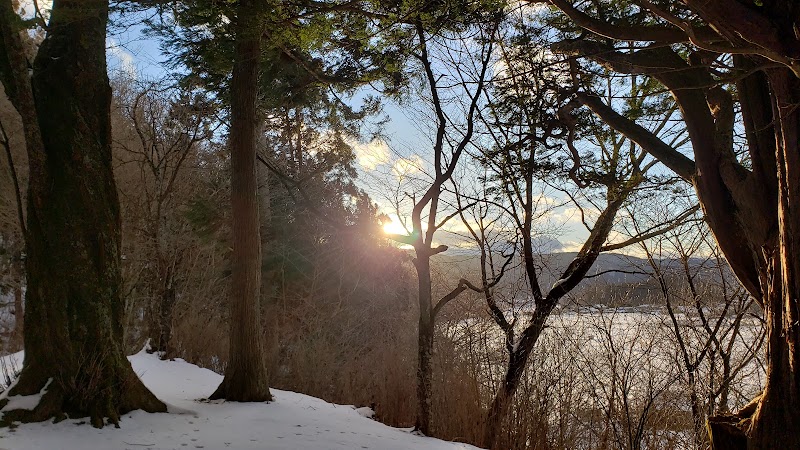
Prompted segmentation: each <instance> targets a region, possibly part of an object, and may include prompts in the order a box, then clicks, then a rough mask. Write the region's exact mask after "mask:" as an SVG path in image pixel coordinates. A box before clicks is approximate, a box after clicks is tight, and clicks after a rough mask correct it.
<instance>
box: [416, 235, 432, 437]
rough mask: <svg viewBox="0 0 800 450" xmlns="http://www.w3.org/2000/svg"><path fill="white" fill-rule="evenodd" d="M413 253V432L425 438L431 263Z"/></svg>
mask: <svg viewBox="0 0 800 450" xmlns="http://www.w3.org/2000/svg"><path fill="white" fill-rule="evenodd" d="M424 252H425V250H424V249H423V250H422V251H421V252H417V259H416V261H415V263H414V266H415V268H416V269H417V282H418V291H417V292H418V293H419V294H418V295H419V343H418V346H417V358H418V364H417V423H416V429H417V430H419V431H420V432H421V433H422V434H424V435H426V436H429V435H430V432H431V395H432V393H433V387H432V379H433V373H432V372H433V332H434V329H433V327H434V321H433V305H432V300H431V295H432V292H431V261H430V258H429V257H426V256H425V255H424Z"/></svg>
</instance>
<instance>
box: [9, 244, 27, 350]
mask: <svg viewBox="0 0 800 450" xmlns="http://www.w3.org/2000/svg"><path fill="white" fill-rule="evenodd" d="M22 269H23V267H22V252H21V251H19V250H18V251H16V252H14V256H13V257H12V260H11V271H12V273H11V275H12V282H13V283H14V338H13V344H14V347H15V348H17V349H18V348H19V346H20V345H21V344H22V342H23V336H24V332H25V307H24V306H23V301H22V284H23V282H24V275H23V270H22Z"/></svg>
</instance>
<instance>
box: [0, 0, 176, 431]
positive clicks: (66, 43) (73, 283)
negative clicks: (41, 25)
mask: <svg viewBox="0 0 800 450" xmlns="http://www.w3.org/2000/svg"><path fill="white" fill-rule="evenodd" d="M107 21H108V2H107V1H100V0H81V1H77V0H75V1H68V0H56V1H55V2H54V3H53V9H52V13H51V21H50V24H49V28H48V33H47V36H46V38H45V40H44V41H43V42H42V44H41V47H40V49H39V52H38V54H37V56H36V59H35V61H34V64H33V77H32V78H30V77H29V75H28V64H27V61H26V59H25V53H24V51H23V46H22V41H21V38H20V32H24V31H22V30H21V28H20V21H19V19H18V17H17V16H16V14H15V12H14V10H13V7H12V2H11V0H3V1H2V2H0V32H1V33H2V47H0V52H1V53H0V76H2V81H3V84H4V86H5V88H6V92H7V93H8V94H9V97H10V98H11V100H12V103H13V104H14V106H15V108H16V109H17V111H18V112H19V113H20V115H21V117H22V120H23V126H24V130H25V138H26V145H27V149H28V159H29V164H30V181H29V186H28V197H27V198H28V200H27V209H28V214H27V251H26V252H27V258H26V269H27V282H28V289H27V298H26V310H25V330H24V341H25V362H24V366H23V369H22V373H21V374H20V376H19V379H18V381H17V383H16V385H15V386H14V387H13V388H12V389H11V390H10V392H9V395H10V396H14V395H31V394H35V393H38V392H41V391H42V390H46V393H45V394H44V395H43V397H42V399H41V400H40V402H39V405H38V406H37V407H36V408H35V409H33V410H30V411H28V410H13V411H5V412H4V415H3V418H2V421H3V422H6V423H7V422H11V421H43V420H47V419H49V418H52V417H55V418H63V417H65V415H69V416H87V415H88V416H90V417H91V423H92V424H93V425H94V426H96V427H101V426H103V424H104V423H105V419H108V421H109V422H111V423H114V424H116V423H117V422H118V421H119V417H120V415H121V414H123V413H125V412H128V411H131V410H134V409H144V410H146V411H150V412H156V411H166V407H165V405H164V404H163V403H162V402H160V401H159V400H158V399H156V397H155V396H154V395H153V394H152V393H151V392H150V391H149V390H147V388H146V387H145V386H144V384H142V382H141V381H140V380H139V378H138V377H137V376H136V374H135V373H134V372H133V370H132V369H131V365H130V363H129V362H128V360H127V359H126V357H125V354H124V352H123V346H122V337H123V333H122V324H123V320H122V316H123V303H122V300H121V298H120V286H121V275H120V216H119V201H118V198H117V191H116V186H115V184H114V177H113V171H112V167H111V121H110V104H111V88H110V86H109V83H108V76H107V73H106V54H105V48H106V46H105V37H106V23H107ZM0 406H2V405H0Z"/></svg>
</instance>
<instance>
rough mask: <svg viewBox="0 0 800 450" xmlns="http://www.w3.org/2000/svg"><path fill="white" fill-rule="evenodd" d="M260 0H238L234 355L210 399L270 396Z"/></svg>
mask: <svg viewBox="0 0 800 450" xmlns="http://www.w3.org/2000/svg"><path fill="white" fill-rule="evenodd" d="M259 2H260V0H240V1H239V6H238V12H237V19H236V20H237V22H236V54H235V61H234V66H233V78H232V80H231V88H230V90H231V125H230V147H231V166H232V169H231V203H232V206H233V210H232V219H233V223H232V229H233V254H232V255H231V283H232V286H231V298H230V305H231V315H230V327H231V328H230V359H229V361H228V365H227V367H226V368H225V378H224V379H223V380H222V383H221V384H220V385H219V387H218V388H217V390H216V391H215V392H214V393H213V394H212V395H211V397H210V398H212V399H226V400H232V401H239V402H261V401H268V400H271V399H272V396H271V395H270V392H269V380H268V377H267V369H266V365H265V363H264V351H263V348H264V346H263V342H262V341H263V336H262V333H261V313H260V312H261V308H260V298H259V292H260V288H261V235H260V229H259V215H258V195H257V191H258V179H257V176H256V142H257V130H258V129H259V127H258V114H257V109H256V105H257V100H258V75H259V62H260V60H261V58H260V57H261V32H262V26H261V20H262V17H260V15H259V12H260V9H261V8H260V7H259V6H258V4H259Z"/></svg>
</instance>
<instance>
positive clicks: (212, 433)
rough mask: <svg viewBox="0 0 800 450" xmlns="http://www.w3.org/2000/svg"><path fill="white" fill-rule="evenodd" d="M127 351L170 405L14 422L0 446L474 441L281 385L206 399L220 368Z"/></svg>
mask: <svg viewBox="0 0 800 450" xmlns="http://www.w3.org/2000/svg"><path fill="white" fill-rule="evenodd" d="M15 356H16V357H21V355H19V354H17V355H15ZM129 359H130V361H131V364H132V366H133V369H134V371H136V373H137V374H139V376H140V377H141V378H142V381H143V382H144V384H145V385H147V387H148V388H150V389H151V390H152V391H153V393H155V394H156V396H158V398H160V399H161V400H162V401H164V402H165V403H167V404H168V405H169V411H170V412H169V413H167V414H148V413H145V412H142V411H134V412H132V413H130V414H127V415H125V416H123V417H122V419H121V422H120V426H121V428H120V429H115V428H113V427H105V428H103V429H100V430H98V429H95V428H92V427H91V426H89V425H88V424H82V425H80V426H76V425H75V424H76V423H80V422H85V419H84V420H66V421H64V422H60V423H57V424H51V423H38V424H24V425H21V426H20V427H18V428H17V429H16V430H8V429H0V448H3V449H9V450H12V449H13V450H28V449H56V448H57V449H65V450H69V449H76V450H78V449H80V450H83V449H87V450H88V449H104V450H123V449H133V448H142V447H144V448H148V449H164V450H166V449H195V448H205V449H214V450H217V449H227V448H231V449H241V450H250V449H252V450H256V449H259V450H260V449H270V450H333V449H380V450H404V449H420V450H456V449H475V447H473V446H470V445H466V444H459V443H452V442H445V441H442V440H439V439H433V438H427V437H421V436H416V435H413V434H411V433H409V432H407V431H404V430H400V429H397V428H392V427H388V426H386V425H383V424H381V423H379V422H376V421H374V420H370V419H368V418H366V417H364V416H365V415H367V411H366V409H368V408H358V409H355V408H353V407H352V406H342V405H334V404H331V403H327V402H325V401H323V400H320V399H317V398H314V397H309V396H307V395H302V394H297V393H294V392H287V391H280V390H277V389H273V390H272V394H273V396H274V397H275V401H273V402H271V403H234V402H222V403H215V402H207V401H201V399H204V398H206V397H208V395H210V394H211V393H212V392H213V391H214V390H215V389H216V387H217V386H218V385H219V383H220V381H222V377H221V376H220V375H218V374H216V373H214V372H212V371H210V370H207V369H201V368H199V367H197V366H195V365H192V364H189V363H187V362H185V361H183V360H180V359H179V360H174V361H161V360H159V359H158V358H157V357H156V356H154V355H149V354H147V353H146V352H139V353H137V354H136V355H133V356H130V357H129Z"/></svg>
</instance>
